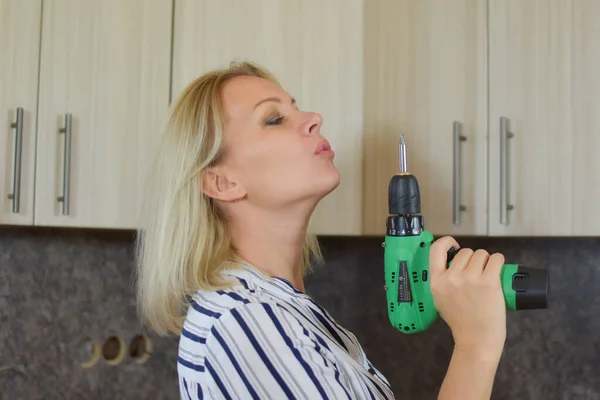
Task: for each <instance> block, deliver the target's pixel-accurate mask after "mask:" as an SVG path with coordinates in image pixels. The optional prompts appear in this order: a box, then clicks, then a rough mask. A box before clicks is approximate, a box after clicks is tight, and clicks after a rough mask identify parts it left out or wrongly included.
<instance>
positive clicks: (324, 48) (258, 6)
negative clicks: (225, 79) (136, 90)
mask: <svg viewBox="0 0 600 400" xmlns="http://www.w3.org/2000/svg"><path fill="white" fill-rule="evenodd" d="M362 18H363V1H362V0H336V1H327V2H323V1H320V0H303V1H289V2H288V1H274V0H255V1H247V0H230V1H212V0H181V1H177V2H176V7H175V28H174V32H175V37H174V58H173V93H172V95H173V99H175V98H176V97H177V95H178V94H179V92H181V90H182V89H183V88H184V87H185V86H186V85H187V84H188V83H190V82H191V81H192V80H193V79H194V78H196V77H198V76H199V75H201V74H203V73H204V72H207V71H209V70H211V69H213V68H221V67H226V66H228V65H229V63H230V62H231V61H233V60H242V59H244V60H248V61H253V62H255V63H258V64H260V65H262V66H263V67H265V68H267V69H268V70H270V71H271V72H272V73H273V74H274V75H275V76H276V78H277V79H278V80H279V81H280V82H281V84H282V86H283V87H284V89H286V90H287V91H288V92H289V93H290V94H291V95H292V96H294V97H295V98H296V100H297V101H298V105H299V107H300V108H301V109H303V110H307V111H315V112H319V113H320V114H322V115H323V119H324V124H323V127H322V129H321V133H322V134H323V135H324V136H325V137H326V138H327V139H328V140H329V141H330V143H331V145H332V147H333V149H334V150H335V151H336V160H335V164H336V166H337V167H338V169H339V170H340V173H341V183H340V185H339V187H338V188H337V189H336V190H335V191H334V192H333V193H331V194H330V195H329V196H327V197H326V198H325V199H324V200H323V201H322V202H321V203H320V204H319V206H318V207H317V209H316V210H315V213H314V216H313V219H312V221H311V230H312V231H313V232H315V233H318V234H323V235H326V234H333V235H350V234H360V233H361V212H362V199H361V191H362V189H361V187H362V158H363V157H362V154H363V147H362V142H363V123H362V114H363V108H362V107H363V86H362V85H363V84H362V81H363V55H362V54H363V44H362V43H363V29H362V26H363V19H362Z"/></svg>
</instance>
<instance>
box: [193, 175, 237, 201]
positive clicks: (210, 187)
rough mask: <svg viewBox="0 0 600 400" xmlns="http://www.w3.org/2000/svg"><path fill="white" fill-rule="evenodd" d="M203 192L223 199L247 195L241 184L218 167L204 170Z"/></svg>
mask: <svg viewBox="0 0 600 400" xmlns="http://www.w3.org/2000/svg"><path fill="white" fill-rule="evenodd" d="M202 192H203V193H204V194H205V195H207V196H208V197H212V198H213V199H215V200H221V201H235V200H239V199H241V198H243V197H245V196H246V193H245V192H244V190H243V188H242V187H241V185H239V184H238V183H236V182H235V181H233V180H231V179H230V178H228V176H227V175H226V174H224V173H223V171H220V170H219V169H217V168H212V169H207V170H205V171H203V172H202Z"/></svg>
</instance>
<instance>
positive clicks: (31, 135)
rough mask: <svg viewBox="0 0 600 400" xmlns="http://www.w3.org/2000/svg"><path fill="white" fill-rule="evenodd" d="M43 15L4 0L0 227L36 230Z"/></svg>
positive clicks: (36, 3) (27, 4) (0, 13)
mask: <svg viewBox="0 0 600 400" xmlns="http://www.w3.org/2000/svg"><path fill="white" fill-rule="evenodd" d="M41 12H42V1H41V0H27V1H23V0H0V55H1V56H0V57H1V58H2V61H1V62H0V129H1V131H0V224H11V225H32V224H33V215H34V210H33V199H34V183H35V179H34V174H35V169H34V168H35V136H36V131H35V122H36V118H37V90H38V66H39V51H40V23H41Z"/></svg>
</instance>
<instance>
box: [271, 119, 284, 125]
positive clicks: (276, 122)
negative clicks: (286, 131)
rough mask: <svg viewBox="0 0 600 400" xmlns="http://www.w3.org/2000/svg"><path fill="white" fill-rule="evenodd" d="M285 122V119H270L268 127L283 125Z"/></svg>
mask: <svg viewBox="0 0 600 400" xmlns="http://www.w3.org/2000/svg"><path fill="white" fill-rule="evenodd" d="M283 120H284V117H277V118H273V119H270V120H268V121H267V125H281V123H282V122H283Z"/></svg>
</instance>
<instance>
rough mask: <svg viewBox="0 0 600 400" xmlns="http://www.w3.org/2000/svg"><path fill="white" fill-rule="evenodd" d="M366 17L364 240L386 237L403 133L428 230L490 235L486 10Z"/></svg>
mask: <svg viewBox="0 0 600 400" xmlns="http://www.w3.org/2000/svg"><path fill="white" fill-rule="evenodd" d="M365 13H366V15H365V42H366V43H365V63H366V64H365V68H366V71H365V83H364V86H365V106H364V107H365V132H364V135H365V164H364V165H365V173H364V211H363V217H364V227H365V233H366V234H368V235H383V234H385V220H386V217H387V215H388V185H389V181H390V178H391V177H392V175H393V174H395V173H397V172H398V170H399V167H398V141H399V138H400V134H401V133H402V134H404V135H405V137H406V141H407V164H408V170H409V172H411V173H413V174H414V175H415V176H416V177H417V179H418V181H419V185H420V189H421V207H422V212H423V214H424V220H425V225H426V228H427V229H428V230H430V231H432V232H433V233H434V234H436V235H441V234H452V235H485V234H486V231H487V224H486V214H487V210H486V204H487V203H486V201H487V198H486V195H487V193H486V178H487V170H486V162H487V143H486V112H487V110H486V96H487V88H486V76H487V74H486V4H485V1H481V0H456V1H453V2H452V5H450V4H448V2H447V1H446V0H426V1H410V0H402V1H397V0H374V1H369V3H368V6H367V7H365ZM455 123H456V127H457V128H458V130H457V133H458V137H460V136H464V138H466V140H465V141H459V142H458V143H457V146H458V147H457V150H458V154H456V155H455V153H454V151H453V149H454V147H453V146H454V143H455V140H454V139H455ZM455 162H456V165H457V168H456V169H455ZM455 190H456V191H457V193H458V196H457V201H455V200H454V198H455V195H454V193H455V192H454V191H455ZM460 206H464V210H463V211H458V212H456V213H455V210H456V209H458V207H460Z"/></svg>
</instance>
